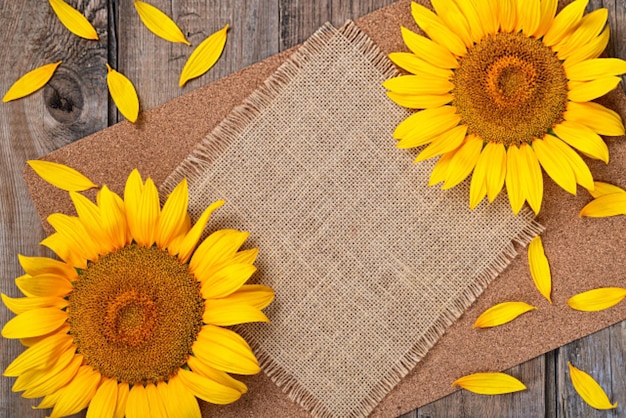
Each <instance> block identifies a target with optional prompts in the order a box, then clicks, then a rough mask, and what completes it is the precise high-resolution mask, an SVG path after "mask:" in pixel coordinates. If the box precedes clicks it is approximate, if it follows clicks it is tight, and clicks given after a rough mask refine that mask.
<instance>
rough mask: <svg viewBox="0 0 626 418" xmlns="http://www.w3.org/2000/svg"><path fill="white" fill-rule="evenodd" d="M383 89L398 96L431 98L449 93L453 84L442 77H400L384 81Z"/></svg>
mask: <svg viewBox="0 0 626 418" xmlns="http://www.w3.org/2000/svg"><path fill="white" fill-rule="evenodd" d="M383 87H385V88H386V89H388V90H391V91H392V92H394V93H398V94H410V95H429V96H431V95H441V94H447V93H449V92H450V90H452V88H453V87H454V84H452V83H451V82H450V81H449V80H448V79H447V78H443V77H431V76H422V75H401V76H399V77H394V78H390V79H389V80H387V81H385V82H384V83H383Z"/></svg>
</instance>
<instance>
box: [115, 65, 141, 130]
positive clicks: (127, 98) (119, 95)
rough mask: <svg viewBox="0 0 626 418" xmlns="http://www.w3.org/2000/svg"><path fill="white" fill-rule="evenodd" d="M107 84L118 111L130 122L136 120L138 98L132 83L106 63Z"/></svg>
mask: <svg viewBox="0 0 626 418" xmlns="http://www.w3.org/2000/svg"><path fill="white" fill-rule="evenodd" d="M107 69H108V71H109V72H108V73H107V85H108V86H109V93H111V97H112V98H113V101H114V102H115V106H117V108H118V109H119V111H120V113H121V114H122V115H124V117H125V118H126V119H128V120H129V121H131V122H135V121H137V116H138V115H139V98H138V97H137V91H136V90H135V86H133V83H132V82H131V81H130V80H129V79H128V78H126V76H125V75H124V74H122V73H120V72H117V71H115V70H114V69H113V68H111V66H110V65H109V64H107Z"/></svg>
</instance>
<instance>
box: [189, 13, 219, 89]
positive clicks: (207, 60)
mask: <svg viewBox="0 0 626 418" xmlns="http://www.w3.org/2000/svg"><path fill="white" fill-rule="evenodd" d="M228 27H229V25H228V24H226V26H224V27H223V28H222V29H220V30H218V31H217V32H215V33H214V34H212V35H211V36H209V37H208V38H206V39H205V40H204V41H202V43H201V44H200V45H198V47H197V48H196V49H195V50H194V51H193V52H192V53H191V55H190V56H189V59H187V62H186V63H185V66H184V67H183V71H182V72H181V74H180V80H179V82H178V85H179V86H180V87H182V86H184V85H185V83H187V81H189V80H191V79H192V78H196V77H200V76H201V75H202V74H204V73H206V72H207V71H209V70H210V69H211V67H213V65H215V63H216V62H217V60H218V59H219V58H220V56H221V55H222V51H223V50H224V45H226V32H227V31H228Z"/></svg>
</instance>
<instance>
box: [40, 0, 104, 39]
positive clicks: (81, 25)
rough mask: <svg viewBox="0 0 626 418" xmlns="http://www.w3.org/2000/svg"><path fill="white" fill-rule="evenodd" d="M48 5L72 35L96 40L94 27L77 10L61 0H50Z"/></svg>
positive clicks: (96, 34)
mask: <svg viewBox="0 0 626 418" xmlns="http://www.w3.org/2000/svg"><path fill="white" fill-rule="evenodd" d="M50 6H51V7H52V10H54V13H55V14H56V15H57V17H58V18H59V20H60V21H61V23H63V26H65V27H66V28H67V29H68V30H69V31H70V32H72V33H73V34H74V35H76V36H80V37H81V38H85V39H92V40H98V33H97V32H96V29H95V28H94V27H93V26H92V25H91V23H89V21H88V20H87V18H86V17H85V16H83V15H82V13H80V12H79V11H78V10H76V9H74V8H73V7H72V6H70V5H69V4H67V3H66V2H64V1H63V0H50Z"/></svg>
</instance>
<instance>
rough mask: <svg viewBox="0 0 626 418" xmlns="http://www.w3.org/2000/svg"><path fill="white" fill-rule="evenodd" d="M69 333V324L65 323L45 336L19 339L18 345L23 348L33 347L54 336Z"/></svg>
mask: <svg viewBox="0 0 626 418" xmlns="http://www.w3.org/2000/svg"><path fill="white" fill-rule="evenodd" d="M69 332H70V324H68V323H65V324H63V325H62V326H61V327H60V328H58V329H56V330H54V331H52V332H49V333H47V334H44V335H39V336H37V337H27V338H20V343H21V344H22V345H23V346H25V347H32V346H33V345H35V344H37V343H39V342H41V341H43V340H45V339H46V338H49V337H52V336H54V335H61V334H67V333H69Z"/></svg>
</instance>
